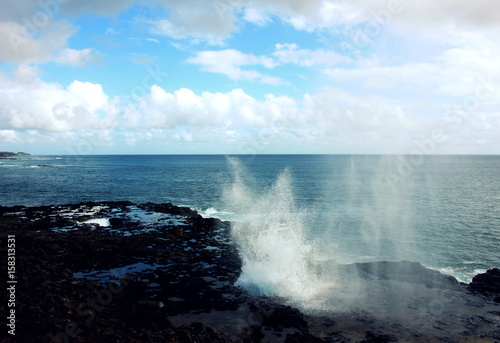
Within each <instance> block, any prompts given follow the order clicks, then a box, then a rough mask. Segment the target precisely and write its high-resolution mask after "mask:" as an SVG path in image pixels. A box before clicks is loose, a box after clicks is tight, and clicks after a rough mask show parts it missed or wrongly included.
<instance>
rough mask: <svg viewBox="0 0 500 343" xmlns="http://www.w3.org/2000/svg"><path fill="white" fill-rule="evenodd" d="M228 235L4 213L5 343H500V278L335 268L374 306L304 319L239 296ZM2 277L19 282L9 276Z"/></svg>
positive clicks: (15, 210) (52, 213)
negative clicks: (11, 261) (10, 262)
mask: <svg viewBox="0 0 500 343" xmlns="http://www.w3.org/2000/svg"><path fill="white" fill-rule="evenodd" d="M229 231H230V224H229V223H228V222H223V221H220V220H218V219H213V218H203V217H201V216H200V215H199V214H198V213H197V212H196V211H193V210H191V209H189V208H185V207H177V206H174V205H171V204H153V203H147V204H133V203H131V202H87V203H80V204H70V205H54V206H42V207H23V206H16V207H0V237H1V239H2V245H1V247H0V250H1V255H2V256H3V257H2V258H3V259H4V260H6V256H7V255H8V248H7V237H8V235H12V236H15V280H16V281H17V283H16V286H15V287H16V292H15V314H16V320H15V333H16V335H15V337H14V336H12V335H9V334H6V335H4V333H7V331H8V326H7V324H8V323H9V320H8V319H6V318H5V316H2V319H1V320H0V321H1V322H2V324H5V325H2V327H3V330H4V333H2V336H0V337H7V339H8V341H13V342H14V341H15V342H500V329H499V325H500V304H499V302H500V298H499V297H500V270H498V269H492V270H490V271H488V272H487V273H485V274H481V275H478V276H476V277H475V278H474V280H473V282H472V283H471V284H469V285H466V284H460V283H458V282H457V281H456V280H455V279H453V278H452V277H449V276H445V275H443V274H440V273H438V272H436V271H432V270H429V269H426V268H424V267H423V266H421V265H420V264H418V263H414V262H378V263H365V264H355V265H349V266H338V265H337V266H332V264H331V263H326V262H325V263H324V265H317V266H316V268H317V269H318V273H323V274H325V275H326V274H328V273H329V275H330V274H331V275H335V276H336V277H338V278H339V279H340V280H342V281H341V282H340V283H339V287H340V288H343V289H349V287H351V286H350V285H351V284H350V280H349V277H348V275H357V278H358V280H363V282H362V283H361V286H358V289H357V290H356V291H357V292H363V293H364V294H366V295H367V296H365V297H363V299H364V302H365V305H366V306H361V307H356V306H354V307H352V308H350V309H349V310H348V311H338V312H335V311H333V312H328V311H327V312H324V313H318V314H314V313H304V312H301V311H300V310H299V309H297V308H295V307H293V306H291V304H290V303H289V302H287V299H271V298H266V297H256V296H253V295H251V294H248V293H247V292H245V291H244V290H242V289H240V288H239V287H237V286H235V282H236V280H237V279H238V276H239V273H240V270H241V261H240V259H239V256H238V252H237V251H236V249H235V246H234V244H232V243H231V238H230V235H229ZM1 266H2V270H1V273H2V275H8V271H7V265H6V264H4V263H2V265H1ZM333 269H335V270H333ZM361 287H362V288H361ZM391 287H397V290H398V291H397V292H396V293H394V292H391ZM340 288H339V289H340ZM394 289H396V288H394ZM342 294H344V293H342ZM394 294H397V295H398V296H397V297H396V296H393V295H394ZM8 296H9V294H8V293H4V292H2V297H3V299H2V301H1V303H0V310H1V311H2V313H8V311H9V308H8V300H9V299H8ZM375 299H377V300H376V301H375ZM380 299H385V300H384V301H383V302H382V301H380ZM342 301H343V299H342V298H339V302H342Z"/></svg>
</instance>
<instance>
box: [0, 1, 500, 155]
mask: <svg viewBox="0 0 500 343" xmlns="http://www.w3.org/2000/svg"><path fill="white" fill-rule="evenodd" d="M499 36H500V3H499V2H498V1H497V0H476V1H468V0H441V1H432V0H420V1H408V0H350V1H341V0H310V1H299V0H271V1H264V0H213V1H210V0H183V1H180V0H108V1H101V0H85V1H84V0H23V1H2V2H0V151H25V152H28V153H32V154H42V155H45V154H71V155H84V154H212V153H213V154H275V153H280V154H282V153H284V154H289V153H290V154H311V153H313V154H421V155H431V154H500V92H499V91H500V40H498V37H499Z"/></svg>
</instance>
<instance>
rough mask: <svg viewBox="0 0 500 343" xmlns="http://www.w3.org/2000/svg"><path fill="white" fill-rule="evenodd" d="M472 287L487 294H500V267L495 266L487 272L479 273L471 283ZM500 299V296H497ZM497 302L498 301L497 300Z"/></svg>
mask: <svg viewBox="0 0 500 343" xmlns="http://www.w3.org/2000/svg"><path fill="white" fill-rule="evenodd" d="M469 287H470V289H472V290H473V291H475V292H478V293H481V294H485V295H499V294H500V269H498V268H493V269H490V270H488V271H486V273H482V274H478V275H476V276H474V278H472V282H471V283H470V284H469ZM496 299H499V297H496ZM496 302H498V301H497V300H496Z"/></svg>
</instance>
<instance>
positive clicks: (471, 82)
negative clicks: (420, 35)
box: [325, 46, 500, 98]
mask: <svg viewBox="0 0 500 343" xmlns="http://www.w3.org/2000/svg"><path fill="white" fill-rule="evenodd" d="M498 56H500V47H494V46H491V47H490V48H488V49H470V48H465V47H463V48H451V49H447V50H445V51H443V52H442V53H441V54H440V55H438V56H435V57H434V58H433V59H432V60H429V61H428V62H407V63H405V64H398V65H392V66H391V65H380V64H379V63H377V62H374V63H368V64H366V65H360V66H358V67H357V68H352V69H343V68H332V69H325V74H326V75H328V76H329V77H331V78H332V79H334V80H335V81H337V82H342V81H355V82H357V83H358V84H361V85H364V86H365V87H366V88H371V89H404V90H406V91H408V92H409V93H408V94H412V93H414V92H420V93H426V94H427V95H429V94H431V95H433V96H436V95H441V96H442V95H446V96H453V97H463V96H469V95H474V92H475V91H476V89H477V88H478V87H486V89H487V90H488V92H489V93H491V95H492V96H493V95H495V94H493V93H497V90H492V88H494V87H496V86H495V84H496V83H497V82H498V80H500V60H499V59H498ZM482 85H484V86H482ZM426 98H428V97H427V96H426Z"/></svg>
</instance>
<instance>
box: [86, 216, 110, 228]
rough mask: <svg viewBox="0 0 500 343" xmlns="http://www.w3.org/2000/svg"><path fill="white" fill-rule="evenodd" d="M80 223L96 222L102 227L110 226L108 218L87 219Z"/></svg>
mask: <svg viewBox="0 0 500 343" xmlns="http://www.w3.org/2000/svg"><path fill="white" fill-rule="evenodd" d="M82 224H97V225H99V226H102V227H110V226H111V224H110V223H109V219H108V218H94V219H89V220H86V221H84V222H82Z"/></svg>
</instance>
